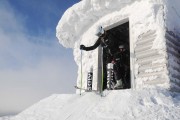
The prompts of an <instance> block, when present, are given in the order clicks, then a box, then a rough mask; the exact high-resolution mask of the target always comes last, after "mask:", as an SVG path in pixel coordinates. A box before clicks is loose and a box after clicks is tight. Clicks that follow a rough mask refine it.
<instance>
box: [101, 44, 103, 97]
mask: <svg viewBox="0 0 180 120" xmlns="http://www.w3.org/2000/svg"><path fill="white" fill-rule="evenodd" d="M101 69H102V70H101V71H102V73H101V74H102V79H101V97H102V96H103V86H104V66H103V47H102V51H101Z"/></svg>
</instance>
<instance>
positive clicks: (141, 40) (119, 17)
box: [56, 0, 178, 89]
mask: <svg viewBox="0 0 180 120" xmlns="http://www.w3.org/2000/svg"><path fill="white" fill-rule="evenodd" d="M173 1H174V0H173ZM173 1H171V2H173ZM176 1H178V0H176ZM171 2H170V1H169V0H83V1H81V2H79V3H77V4H75V5H74V6H72V7H71V8H69V9H68V10H67V11H66V12H65V13H64V15H63V16H62V18H61V20H60V21H59V23H58V26H57V34H56V35H57V37H58V39H59V42H60V43H61V44H62V45H63V46H65V47H69V48H73V49H74V58H75V61H76V63H77V64H78V66H79V70H78V78H77V86H80V80H81V51H80V49H79V46H80V44H84V45H86V46H91V45H93V44H94V43H95V41H96V40H97V36H95V30H96V28H97V26H99V25H102V26H103V27H104V28H105V29H106V30H108V29H110V28H112V27H115V26H117V25H120V24H122V23H124V22H127V21H129V24H130V26H129V27H130V52H131V53H130V54H131V58H130V59H131V75H132V76H131V79H132V84H133V85H132V87H134V88H142V87H147V86H149V85H151V84H159V83H160V84H164V83H165V84H166V85H163V86H164V87H169V84H168V83H169V77H168V76H167V75H168V71H167V62H168V61H167V54H166V38H165V31H166V28H171V29H172V24H173V23H174V20H173V19H172V20H170V21H169V22H167V21H166V23H165V19H167V20H168V19H171V17H170V15H166V14H170V13H171V12H169V11H168V8H169V6H168V5H169V4H171ZM176 7H177V6H175V8H176ZM173 9H174V8H173ZM174 11H176V10H174ZM176 13H177V12H176ZM176 18H178V16H176ZM176 23H177V21H176ZM177 24H178V23H177ZM167 26H170V27H167ZM145 50H147V51H146V52H144V53H142V52H143V51H145ZM137 51H140V52H139V53H138V52H137ZM99 52H100V50H99V49H96V50H94V51H89V52H86V51H83V52H82V66H83V88H85V87H86V81H87V72H88V70H89V69H90V67H91V66H93V70H94V76H93V77H94V78H93V80H94V84H93V88H94V89H97V83H98V80H99V78H98V71H99V69H100V68H99V66H98V64H99V58H98V57H99V56H98V55H99ZM146 53H148V54H146ZM151 56H152V57H151ZM156 65H159V66H156Z"/></svg>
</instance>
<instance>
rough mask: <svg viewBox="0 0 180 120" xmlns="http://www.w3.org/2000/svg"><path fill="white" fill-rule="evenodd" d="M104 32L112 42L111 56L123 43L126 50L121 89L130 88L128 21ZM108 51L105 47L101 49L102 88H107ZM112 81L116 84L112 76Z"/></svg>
mask: <svg viewBox="0 0 180 120" xmlns="http://www.w3.org/2000/svg"><path fill="white" fill-rule="evenodd" d="M106 34H107V35H108V36H109V37H108V38H110V39H111V40H112V41H113V42H112V45H113V49H112V50H111V54H112V56H114V55H115V54H116V53H117V52H118V50H119V45H124V46H125V50H126V55H127V58H126V61H125V63H123V64H124V65H125V72H124V73H123V74H124V75H123V76H124V77H123V80H122V81H123V88H121V89H129V88H131V80H130V43H129V41H130V40H129V22H126V23H124V24H121V25H119V26H116V27H114V28H112V29H110V30H107V31H106ZM108 56H109V52H108V51H107V50H106V49H103V72H104V83H103V89H106V88H107V67H106V65H107V63H109V62H111V60H112V59H111V60H110V61H109V60H108V59H109V57H108ZM113 82H114V83H115V84H116V80H115V78H113Z"/></svg>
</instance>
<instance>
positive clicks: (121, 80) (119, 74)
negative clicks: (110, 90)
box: [113, 45, 129, 89]
mask: <svg viewBox="0 0 180 120" xmlns="http://www.w3.org/2000/svg"><path fill="white" fill-rule="evenodd" d="M113 58H114V59H113V64H114V68H113V69H114V76H115V80H116V85H115V86H114V89H122V88H125V86H126V75H127V69H128V67H129V56H128V53H127V51H126V49H125V46H124V45H120V46H119V50H118V51H117V53H115V54H114V56H113Z"/></svg>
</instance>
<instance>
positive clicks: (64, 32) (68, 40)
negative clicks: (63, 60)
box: [56, 0, 137, 48]
mask: <svg viewBox="0 0 180 120" xmlns="http://www.w3.org/2000/svg"><path fill="white" fill-rule="evenodd" d="M134 1H137V0H83V1H80V2H79V3H77V4H75V5H73V6H72V7H71V8H69V9H67V11H66V12H65V13H64V15H63V16H62V18H61V19H60V21H59V23H58V25H57V28H56V31H57V33H56V36H57V38H58V39H59V42H60V43H61V44H62V45H63V46H64V47H70V48H73V47H74V43H75V41H77V40H79V39H80V37H81V36H82V34H83V33H84V32H85V31H86V30H88V28H89V27H90V26H92V25H93V24H94V23H95V22H96V21H97V20H98V19H100V18H101V17H103V16H105V15H107V14H109V13H111V12H112V11H119V10H121V8H123V7H125V6H127V5H128V4H131V3H132V2H134Z"/></svg>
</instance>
